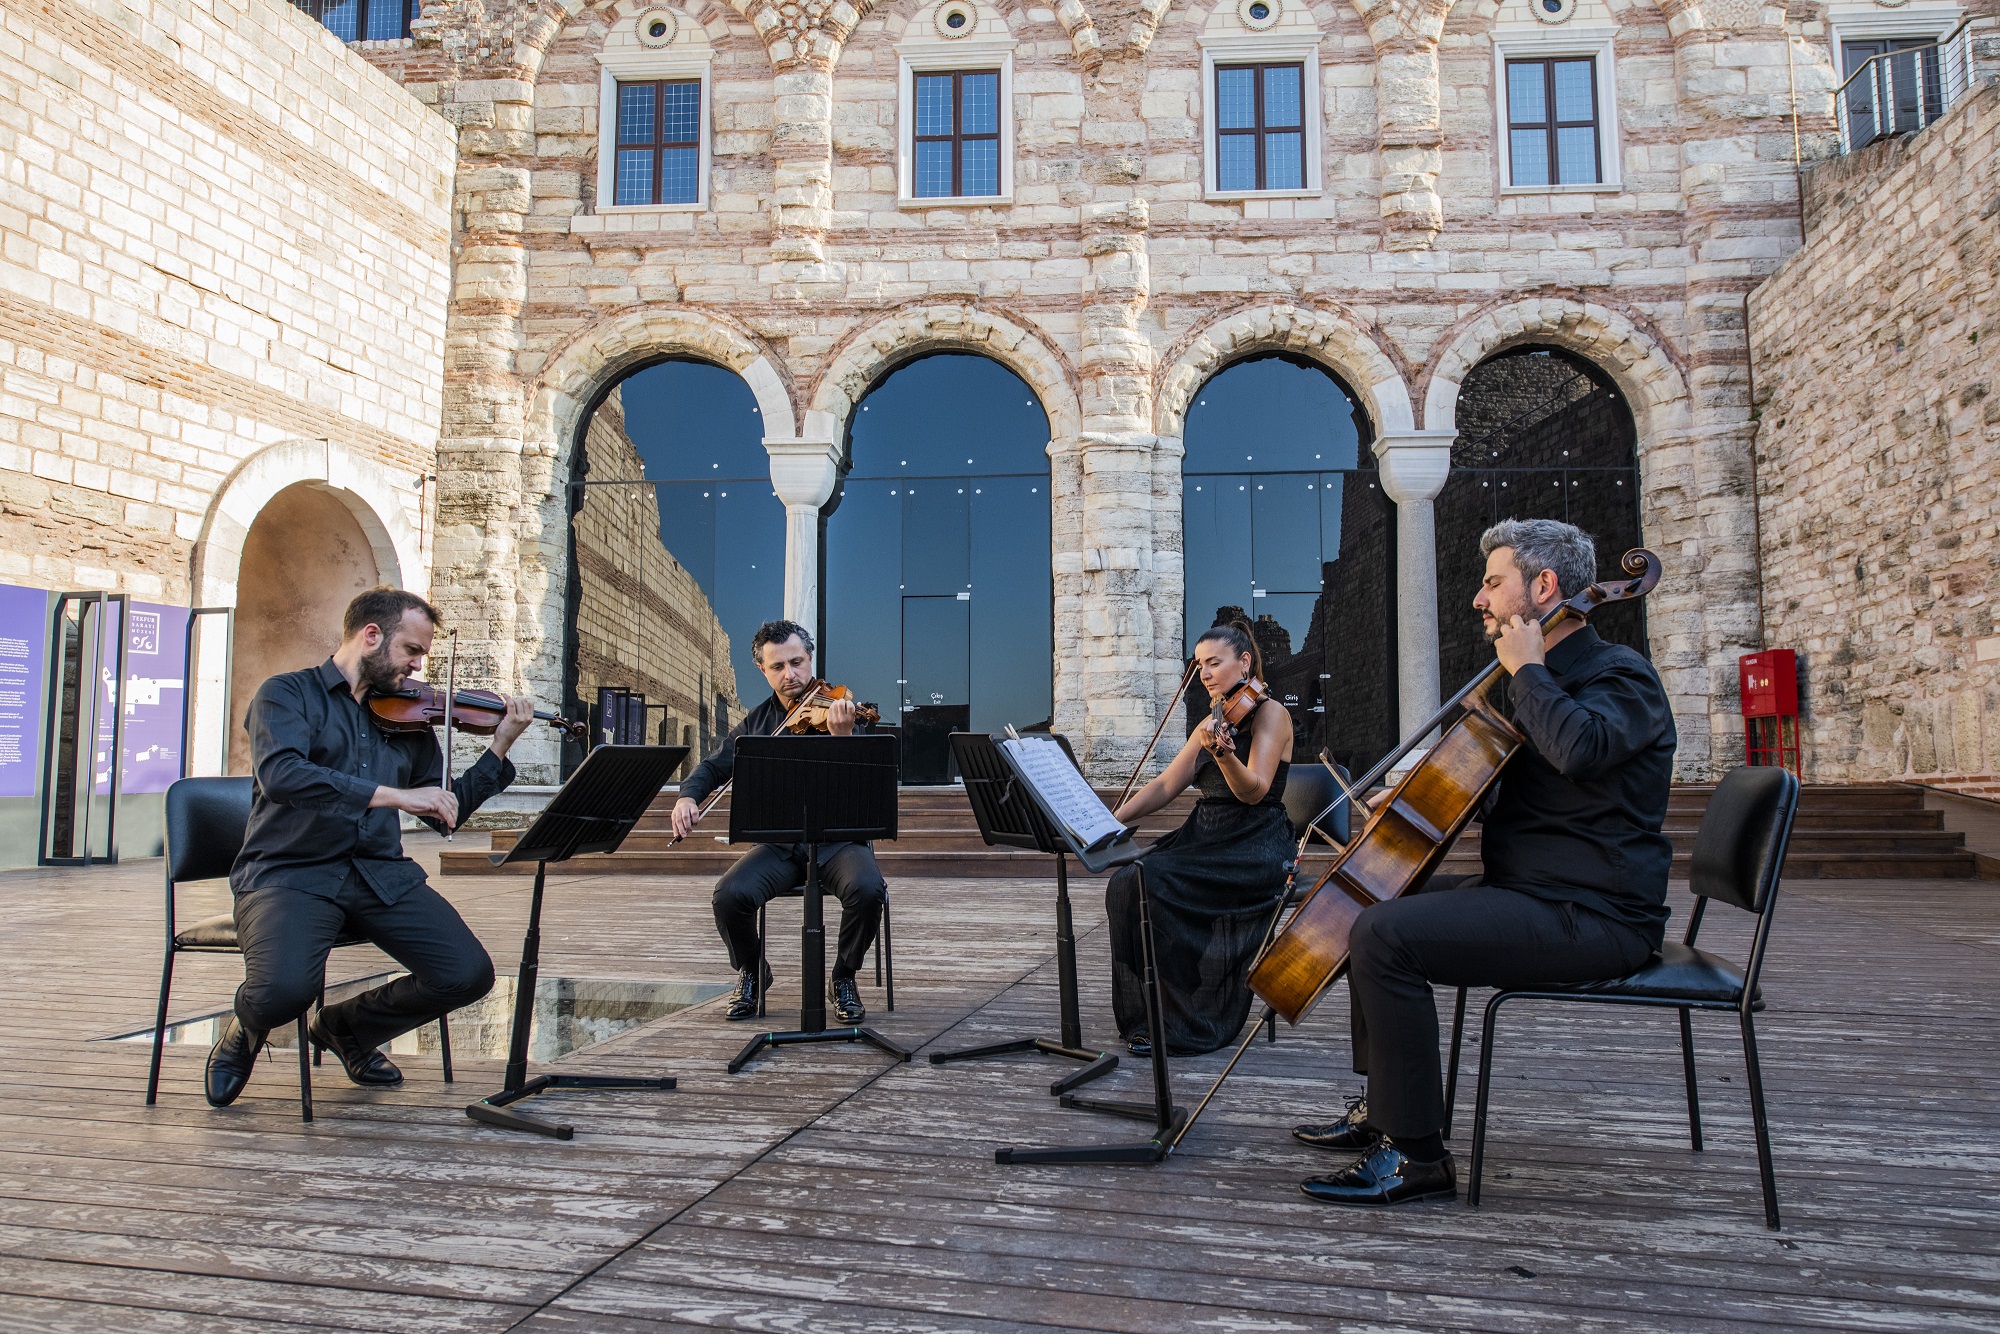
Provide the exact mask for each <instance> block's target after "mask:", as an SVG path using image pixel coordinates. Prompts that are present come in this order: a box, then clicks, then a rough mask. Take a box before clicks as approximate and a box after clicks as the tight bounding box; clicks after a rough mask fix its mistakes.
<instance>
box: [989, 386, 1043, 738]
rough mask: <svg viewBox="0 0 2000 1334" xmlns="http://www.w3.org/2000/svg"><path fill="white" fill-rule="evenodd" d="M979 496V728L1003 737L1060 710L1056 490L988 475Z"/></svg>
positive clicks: (1031, 481) (1026, 480)
mask: <svg viewBox="0 0 2000 1334" xmlns="http://www.w3.org/2000/svg"><path fill="white" fill-rule="evenodd" d="M1012 402H1013V400H1012V399H1009V400H1008V403H1009V405H1010V406H1011V404H1012ZM971 490H972V493H973V494H972V730H973V731H975V732H997V731H999V730H1000V729H1001V727H1003V726H1005V725H1006V724H1008V723H1013V724H1015V725H1016V726H1019V725H1020V724H1021V723H1022V722H1023V721H1028V722H1035V721H1039V720H1040V719H1043V718H1047V717H1048V716H1049V715H1050V714H1051V713H1052V712H1053V711H1054V709H1055V697H1054V682H1053V680H1052V679H1051V677H1050V673H1049V671H1048V665H1049V664H1050V663H1052V662H1053V661H1054V660H1055V612H1054V605H1053V596H1054V588H1053V586H1052V583H1051V581H1050V580H1049V579H1048V578H1047V577H1045V576H1046V574H1047V572H1048V569H1049V536H1050V521H1049V488H1048V486H1047V484H1046V483H1045V482H1044V481H1042V480H1041V479H1039V478H1031V477H985V478H980V479H978V480H976V481H975V482H974V484H973V486H972V488H971Z"/></svg>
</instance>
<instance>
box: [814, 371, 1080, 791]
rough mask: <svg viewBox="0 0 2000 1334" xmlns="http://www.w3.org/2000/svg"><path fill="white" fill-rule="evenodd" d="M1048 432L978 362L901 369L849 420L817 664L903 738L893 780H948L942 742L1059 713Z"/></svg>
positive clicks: (1037, 407) (828, 542)
mask: <svg viewBox="0 0 2000 1334" xmlns="http://www.w3.org/2000/svg"><path fill="white" fill-rule="evenodd" d="M1048 443H1049V424H1048V418H1047V417H1046V416H1045V415H1044V414H1043V412H1042V408H1041V404H1040V403H1039V402H1037V401H1036V398H1035V394H1034V391H1033V390H1031V389H1029V388H1028V386H1027V384H1026V383H1025V382H1023V381H1022V380H1021V378H1020V377H1019V376H1017V375H1015V374H1014V373H1013V372H1012V371H1010V370H1008V369H1007V368H1006V367H1004V366H1002V365H1001V364H1000V363H998V362H996V361H992V360H990V359H988V358H986V357H979V356H973V355H969V354H964V353H941V354H938V355H934V356H929V357H924V358H922V359H920V360H917V361H912V362H907V363H905V364H904V365H902V366H899V367H897V368H896V369H895V370H893V371H891V372H890V373H889V374H888V375H886V376H884V377H883V378H882V379H881V380H879V381H877V382H876V384H875V386H874V387H873V388H872V389H870V390H869V392H868V394H867V396H866V397H865V398H863V399H862V400H861V402H860V404H859V405H857V407H856V408H855V410H854V415H853V417H852V418H851V419H850V421H849V423H848V453H847V457H848V470H847V473H846V475H845V476H844V477H843V479H842V481H841V485H840V489H839V490H838V491H837V492H836V493H835V496H834V499H833V500H832V501H831V502H829V504H828V507H827V510H826V516H827V517H826V523H825V538H824V540H825V559H824V561H823V562H822V565H821V568H822V571H823V574H822V577H821V581H820V588H821V597H822V600H823V614H822V624H823V625H824V626H825V628H826V645H825V652H824V654H823V655H822V667H823V670H824V672H825V673H826V675H827V676H828V678H829V679H831V680H834V681H837V682H839V683H840V684H842V685H845V686H848V687H849V688H850V689H852V690H853V691H854V692H855V693H856V694H857V695H859V696H860V697H861V698H862V699H865V700H870V701H873V702H875V703H877V704H878V705H880V706H881V708H882V714H883V723H884V724H885V725H887V726H892V727H897V728H900V729H901V733H902V737H903V780H904V781H905V782H909V783H944V782H949V781H951V780H952V778H953V777H955V771H954V770H953V769H952V766H951V758H950V750H949V746H948V743H947V741H946V738H947V737H948V736H949V735H950V734H951V733H952V732H954V731H964V730H967V729H971V730H973V731H982V732H997V731H999V730H1000V729H1001V728H1002V727H1003V726H1005V725H1007V724H1010V723H1011V724H1013V725H1014V726H1016V727H1027V726H1030V725H1033V724H1037V723H1046V722H1047V721H1048V719H1049V717H1050V715H1051V713H1052V712H1053V710H1054V683H1053V682H1054V654H1055V646H1054V597H1053V586H1052V583H1051V578H1050V567H1049V544H1050V520H1049V460H1048V453H1047V449H1048Z"/></svg>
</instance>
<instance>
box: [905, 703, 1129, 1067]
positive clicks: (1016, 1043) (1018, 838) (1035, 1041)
mask: <svg viewBox="0 0 2000 1334" xmlns="http://www.w3.org/2000/svg"><path fill="white" fill-rule="evenodd" d="M1055 739H1056V742H1057V743H1058V744H1059V745H1061V746H1062V748H1063V753H1064V754H1065V755H1068V756H1069V758H1070V762H1071V763H1075V762H1076V753H1075V752H1074V751H1072V750H1071V749H1070V748H1069V739H1068V738H1067V737H1064V736H1060V735H1056V738H1055ZM951 751H952V755H953V756H954V758H956V759H957V761H958V771H959V773H961V774H963V775H964V776H965V797H966V800H967V801H969V802H971V803H972V814H973V817H974V818H975V819H977V820H978V821H979V836H980V837H981V838H982V839H984V840H986V843H987V845H988V846H989V847H992V846H1000V847H1009V848H1028V849H1031V850H1032V851H1035V852H1046V853H1049V854H1050V855H1052V856H1053V857H1054V858H1055V859H1056V991H1057V994H1058V995H1059V996H1060V997H1061V1002H1062V1040H1061V1041H1057V1040H1056V1039H1054V1038H1015V1039H1014V1040H1012V1041H1009V1042H995V1043H992V1044H990V1045H988V1046H984V1047H967V1048H966V1049H965V1050H963V1051H934V1052H932V1053H931V1064H932V1065H943V1064H945V1063H946V1062H947V1061H976V1060H981V1059H984V1058H985V1057H988V1056H1009V1055H1012V1054H1014V1053H1016V1052H1024V1051H1031V1052H1037V1053H1039V1054H1041V1055H1043V1056H1061V1057H1066V1058H1067V1059H1069V1060H1072V1061H1082V1062H1084V1063H1085V1064H1084V1068H1083V1069H1081V1070H1073V1071H1071V1072H1070V1073H1069V1074H1066V1075H1064V1076H1063V1077H1062V1078H1060V1079H1058V1080H1056V1081H1055V1082H1054V1083H1052V1084H1050V1085H1049V1093H1050V1095H1051V1096H1055V1097H1060V1096H1061V1095H1063V1094H1065V1093H1067V1092H1069V1091H1070V1090H1071V1089H1073V1088H1081V1087H1082V1086H1083V1085H1085V1084H1088V1083H1089V1082H1090V1081H1091V1080H1093V1079H1102V1078H1103V1077H1104V1076H1106V1075H1108V1074H1110V1073H1111V1072H1112V1071H1113V1070H1116V1069H1117V1068H1118V1056H1117V1054H1116V1053H1115V1052H1105V1051H1091V1050H1090V1049H1089V1048H1087V1047H1085V1046H1084V1045H1083V1015H1082V1010H1081V1007H1080V1006H1079V1005H1078V1004H1077V988H1076V929H1075V927H1074V925H1073V924H1072V922H1071V918H1070V905H1069V846H1068V845H1067V844H1066V843H1064V842H1063V837H1062V835H1061V834H1060V833H1058V832H1056V828H1055V826H1054V825H1052V824H1050V823H1049V821H1048V817H1046V816H1044V815H1043V814H1042V812H1041V810H1040V809H1039V808H1037V807H1036V805H1035V803H1034V802H1033V801H1032V800H1030V799H1029V798H1028V796H1027V795H1026V794H1025V793H1023V792H1022V791H1021V785H1020V783H1019V781H1018V780H1017V779H1015V777H1014V771H1013V770H1012V769H1009V768H1008V767H1007V762H1006V761H1005V760H1003V759H1002V758H1000V752H999V750H998V749H997V748H996V747H995V746H994V744H993V738H992V737H989V736H987V735H986V734H985V733H983V732H953V733H952V734H951Z"/></svg>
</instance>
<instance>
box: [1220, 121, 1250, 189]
mask: <svg viewBox="0 0 2000 1334" xmlns="http://www.w3.org/2000/svg"><path fill="white" fill-rule="evenodd" d="M1215 184H1216V188H1217V189H1220V190H1255V189H1256V188H1257V138H1256V136H1255V135H1249V134H1225V135H1223V136H1221V138H1220V139H1219V140H1218V141H1217V142H1216V145H1215Z"/></svg>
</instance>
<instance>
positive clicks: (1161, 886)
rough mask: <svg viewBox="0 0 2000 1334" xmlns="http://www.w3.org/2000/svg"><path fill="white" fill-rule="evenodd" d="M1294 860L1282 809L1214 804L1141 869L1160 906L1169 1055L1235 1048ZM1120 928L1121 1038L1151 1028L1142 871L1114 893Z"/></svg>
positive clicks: (1109, 894) (1114, 976)
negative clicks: (1255, 959)
mask: <svg viewBox="0 0 2000 1334" xmlns="http://www.w3.org/2000/svg"><path fill="white" fill-rule="evenodd" d="M1292 853H1293V843H1292V837H1291V825H1290V823H1289V822H1288V821H1287V820H1286V818H1285V811H1284V808H1283V807H1282V806H1275V805H1271V806H1246V805H1244V804H1242V803H1241V802H1235V801H1215V800H1204V801H1202V802H1200V803H1198V804H1197V805H1196V806H1195V808H1194V810H1193V811H1192V812H1191V813H1190V814H1189V815H1188V818H1187V822H1186V823H1185V824H1183V825H1182V826H1181V827H1180V828H1179V829H1176V830H1175V831H1173V832H1172V833H1170V834H1168V835H1167V836H1166V837H1165V838H1162V839H1161V840H1160V841H1159V842H1158V843H1155V844H1154V845H1153V847H1152V849H1151V850H1149V851H1148V852H1147V853H1146V855H1145V857H1144V858H1143V859H1142V860H1141V863H1140V864H1141V865H1143V866H1144V868H1145V884H1146V896H1147V898H1148V900H1149V902H1150V904H1151V907H1152V919H1153V947H1154V950H1155V964H1156V966H1157V967H1158V969H1159V973H1160V992H1161V1001H1162V1004H1163V1014H1162V1020H1163V1026H1164V1027H1165V1029H1166V1032H1165V1034H1164V1035H1162V1034H1159V1033H1154V1034H1152V1035H1151V1036H1152V1039H1153V1041H1154V1042H1155V1043H1158V1042H1160V1041H1162V1040H1163V1038H1164V1041H1165V1043H1166V1049H1167V1051H1168V1052H1169V1053H1171V1054H1173V1055H1176V1056H1194V1055H1199V1054H1200V1053H1202V1052H1208V1051H1214V1050H1215V1049H1216V1048H1218V1047H1223V1046H1227V1045H1228V1044H1229V1043H1230V1042H1231V1041H1233V1040H1234V1039H1235V1038H1236V1036H1237V1035H1238V1034H1239V1033H1240V1032H1241V1031H1242V1029H1243V1021H1244V1020H1245V1019H1246V1018H1247V1017H1248V1016H1249V1013H1250V986H1249V982H1248V977H1249V972H1250V961H1251V957H1252V956H1253V955H1254V954H1255V953H1256V951H1257V947H1258V946H1259V945H1260V944H1262V943H1263V940H1264V932H1265V930H1266V929H1267V928H1268V926H1269V925H1270V921H1271V914H1272V912H1273V911H1274V910H1275V909H1276V907H1277V904H1278V899H1279V897H1280V896H1281V895H1282V894H1283V893H1284V890H1285V867H1286V866H1287V865H1288V864H1289V863H1290V861H1291V857H1292ZM1104 906H1105V910H1106V912H1107V913H1108V914H1109V916H1110V919H1111V1008H1112V1012H1113V1013H1114V1014H1115V1015H1116V1016H1117V1020H1118V1031H1119V1033H1120V1034H1121V1035H1123V1036H1126V1037H1130V1036H1132V1035H1133V1034H1135V1033H1139V1032H1143V1031H1144V1030H1145V1028H1146V997H1145V991H1144V989H1143V987H1142V985H1141V980H1142V978H1143V977H1144V973H1143V968H1144V964H1145V957H1144V954H1143V952H1142V947H1141V945H1140V941H1139V869H1138V866H1124V867H1120V868H1119V869H1118V871H1117V872H1116V873H1114V874H1113V875H1112V877H1111V883H1110V885H1109V886H1108V887H1107V888H1106V890H1105V894H1104Z"/></svg>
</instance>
